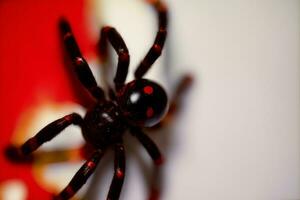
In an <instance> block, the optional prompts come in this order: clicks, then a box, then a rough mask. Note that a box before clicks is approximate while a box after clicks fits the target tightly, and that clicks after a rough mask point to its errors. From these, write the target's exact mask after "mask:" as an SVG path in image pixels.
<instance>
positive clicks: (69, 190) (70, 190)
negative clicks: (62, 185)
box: [65, 186, 75, 197]
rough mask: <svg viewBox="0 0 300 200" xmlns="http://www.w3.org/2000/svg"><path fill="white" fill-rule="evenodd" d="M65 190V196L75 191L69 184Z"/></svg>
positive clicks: (71, 194)
mask: <svg viewBox="0 0 300 200" xmlns="http://www.w3.org/2000/svg"><path fill="white" fill-rule="evenodd" d="M65 191H66V193H67V194H68V195H67V196H69V197H71V196H73V195H74V194H75V192H74V190H73V188H72V187H71V186H68V187H67V188H66V190H65Z"/></svg>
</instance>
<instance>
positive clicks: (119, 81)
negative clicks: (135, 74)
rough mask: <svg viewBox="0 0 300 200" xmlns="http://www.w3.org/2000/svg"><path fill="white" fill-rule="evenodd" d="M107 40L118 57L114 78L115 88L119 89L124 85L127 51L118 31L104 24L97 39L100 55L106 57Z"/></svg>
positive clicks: (127, 63) (127, 61)
mask: <svg viewBox="0 0 300 200" xmlns="http://www.w3.org/2000/svg"><path fill="white" fill-rule="evenodd" d="M107 40H108V41H109V42H110V43H111V45H112V46H113V48H114V50H115V51H116V53H117V54H118V57H119V60H118V67H117V73H116V76H115V78H114V83H115V87H116V90H119V89H120V88H121V87H122V86H123V85H124V82H125V80H126V77H127V73H128V66H129V60H130V57H129V52H128V49H127V46H126V44H125V42H124V40H123V39H122V37H121V35H120V34H119V33H118V31H117V30H116V29H115V28H113V27H109V26H106V27H103V28H102V29H101V35H100V41H99V51H100V55H101V56H103V57H106V54H107Z"/></svg>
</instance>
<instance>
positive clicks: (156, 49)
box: [153, 44, 162, 55]
mask: <svg viewBox="0 0 300 200" xmlns="http://www.w3.org/2000/svg"><path fill="white" fill-rule="evenodd" d="M153 50H154V52H155V53H156V54H159V55H160V54H161V50H162V49H161V46H160V45H158V44H155V45H153Z"/></svg>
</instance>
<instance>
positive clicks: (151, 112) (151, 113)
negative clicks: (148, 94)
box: [146, 107, 154, 118]
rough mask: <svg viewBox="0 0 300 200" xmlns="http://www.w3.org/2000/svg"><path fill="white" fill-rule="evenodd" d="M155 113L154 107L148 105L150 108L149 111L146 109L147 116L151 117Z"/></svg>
mask: <svg viewBox="0 0 300 200" xmlns="http://www.w3.org/2000/svg"><path fill="white" fill-rule="evenodd" d="M153 114H154V110H153V108H152V107H148V108H147V111H146V115H147V117H148V118H150V117H152V116H153Z"/></svg>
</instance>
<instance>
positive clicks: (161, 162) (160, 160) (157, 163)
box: [154, 156, 164, 165]
mask: <svg viewBox="0 0 300 200" xmlns="http://www.w3.org/2000/svg"><path fill="white" fill-rule="evenodd" d="M163 162H164V159H163V157H162V156H161V157H159V158H157V159H156V160H154V163H155V165H161V164H163Z"/></svg>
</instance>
